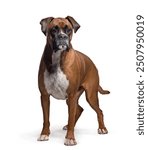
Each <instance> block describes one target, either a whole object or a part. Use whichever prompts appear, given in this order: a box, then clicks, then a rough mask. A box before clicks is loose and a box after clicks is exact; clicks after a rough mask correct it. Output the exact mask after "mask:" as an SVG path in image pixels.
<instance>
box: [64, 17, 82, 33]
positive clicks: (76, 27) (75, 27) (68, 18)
mask: <svg viewBox="0 0 148 150" xmlns="http://www.w3.org/2000/svg"><path fill="white" fill-rule="evenodd" d="M66 19H67V20H68V21H69V22H70V23H71V25H72V27H73V29H74V32H75V33H76V32H77V30H78V29H79V28H80V25H79V24H78V23H77V22H76V21H75V19H74V18H73V17H71V16H67V17H66Z"/></svg>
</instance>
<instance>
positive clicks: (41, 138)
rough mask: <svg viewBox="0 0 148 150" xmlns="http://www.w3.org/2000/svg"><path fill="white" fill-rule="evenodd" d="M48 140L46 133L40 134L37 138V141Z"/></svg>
mask: <svg viewBox="0 0 148 150" xmlns="http://www.w3.org/2000/svg"><path fill="white" fill-rule="evenodd" d="M48 140H49V136H48V135H40V137H39V138H38V141H48Z"/></svg>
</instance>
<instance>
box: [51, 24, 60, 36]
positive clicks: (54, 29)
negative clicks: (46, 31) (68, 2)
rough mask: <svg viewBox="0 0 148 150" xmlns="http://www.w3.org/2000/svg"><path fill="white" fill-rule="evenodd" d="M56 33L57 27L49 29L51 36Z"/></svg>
mask: <svg viewBox="0 0 148 150" xmlns="http://www.w3.org/2000/svg"><path fill="white" fill-rule="evenodd" d="M58 31H59V27H58V26H55V27H53V28H52V29H51V33H52V34H55V33H58Z"/></svg>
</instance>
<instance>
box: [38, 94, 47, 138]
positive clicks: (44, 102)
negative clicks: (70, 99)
mask: <svg viewBox="0 0 148 150" xmlns="http://www.w3.org/2000/svg"><path fill="white" fill-rule="evenodd" d="M41 105H42V110H43V129H42V132H41V135H40V137H39V138H38V141H47V140H48V139H49V134H50V130H49V126H50V122H49V107H50V99H49V95H41Z"/></svg>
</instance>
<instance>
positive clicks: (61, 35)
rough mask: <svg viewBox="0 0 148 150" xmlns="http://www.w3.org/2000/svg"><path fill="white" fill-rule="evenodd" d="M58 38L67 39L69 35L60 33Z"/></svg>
mask: <svg viewBox="0 0 148 150" xmlns="http://www.w3.org/2000/svg"><path fill="white" fill-rule="evenodd" d="M58 38H59V39H61V40H63V39H67V35H65V34H60V35H58Z"/></svg>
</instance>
